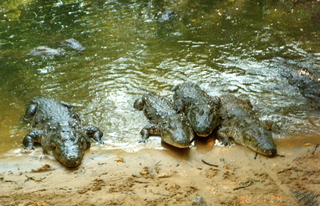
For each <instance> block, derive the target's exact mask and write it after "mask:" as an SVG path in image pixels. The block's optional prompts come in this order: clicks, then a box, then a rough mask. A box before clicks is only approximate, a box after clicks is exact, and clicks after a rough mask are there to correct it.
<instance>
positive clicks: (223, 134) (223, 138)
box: [217, 127, 234, 146]
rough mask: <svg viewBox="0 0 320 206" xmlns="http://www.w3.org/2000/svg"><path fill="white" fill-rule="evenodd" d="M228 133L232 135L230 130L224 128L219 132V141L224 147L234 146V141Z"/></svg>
mask: <svg viewBox="0 0 320 206" xmlns="http://www.w3.org/2000/svg"><path fill="white" fill-rule="evenodd" d="M228 133H230V128H228V127H224V128H220V129H219V130H218V131H217V135H218V138H217V139H218V140H219V141H220V142H221V143H222V144H223V145H224V146H230V145H232V144H234V139H233V138H231V137H229V135H228Z"/></svg>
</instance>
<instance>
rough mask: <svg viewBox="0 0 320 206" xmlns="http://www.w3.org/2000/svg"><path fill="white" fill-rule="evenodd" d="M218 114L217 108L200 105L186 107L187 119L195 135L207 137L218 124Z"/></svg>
mask: <svg viewBox="0 0 320 206" xmlns="http://www.w3.org/2000/svg"><path fill="white" fill-rule="evenodd" d="M218 112H219V110H218V108H217V107H214V106H212V105H211V104H208V103H201V104H196V105H192V106H190V107H188V112H187V117H188V120H189V122H190V124H191V125H192V127H193V129H194V131H195V133H196V134H197V135H198V136H200V137H207V136H208V135H210V134H211V132H212V131H213V130H214V129H215V128H216V127H217V126H218V125H219V123H220V116H219V114H218Z"/></svg>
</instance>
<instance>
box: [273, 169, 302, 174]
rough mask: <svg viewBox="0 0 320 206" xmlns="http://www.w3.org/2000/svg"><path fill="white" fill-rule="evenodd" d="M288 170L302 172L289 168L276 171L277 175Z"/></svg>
mask: <svg viewBox="0 0 320 206" xmlns="http://www.w3.org/2000/svg"><path fill="white" fill-rule="evenodd" d="M288 170H294V171H303V170H299V169H297V168H296V167H290V168H287V169H284V170H280V171H278V172H277V174H280V173H283V172H285V171H288Z"/></svg>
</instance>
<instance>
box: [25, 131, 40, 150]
mask: <svg viewBox="0 0 320 206" xmlns="http://www.w3.org/2000/svg"><path fill="white" fill-rule="evenodd" d="M42 135H43V131H42V130H34V131H32V132H29V133H28V134H27V135H26V136H25V137H24V138H23V141H22V144H23V146H24V147H25V148H27V149H33V148H34V143H35V142H38V143H41V138H42Z"/></svg>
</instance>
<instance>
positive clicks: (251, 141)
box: [242, 126, 277, 157]
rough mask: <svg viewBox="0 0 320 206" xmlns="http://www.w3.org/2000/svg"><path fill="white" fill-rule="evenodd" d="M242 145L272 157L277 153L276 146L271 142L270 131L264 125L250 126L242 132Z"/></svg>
mask: <svg viewBox="0 0 320 206" xmlns="http://www.w3.org/2000/svg"><path fill="white" fill-rule="evenodd" d="M242 136H243V142H242V143H243V145H245V146H247V147H248V148H250V149H251V150H253V151H255V152H257V153H259V154H262V155H265V156H268V157H273V156H276V155H277V147H276V145H275V143H274V142H273V139H272V135H271V132H270V131H269V130H267V129H265V128H264V127H261V126H260V127H256V128H254V127H252V126H251V127H250V128H249V129H248V130H245V131H244V132H243V135H242Z"/></svg>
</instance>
